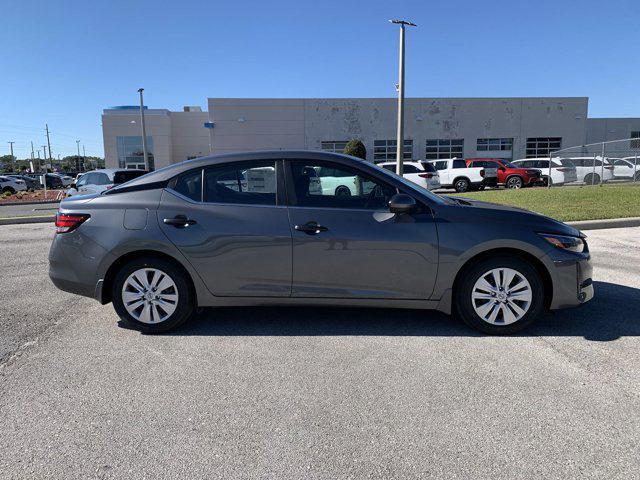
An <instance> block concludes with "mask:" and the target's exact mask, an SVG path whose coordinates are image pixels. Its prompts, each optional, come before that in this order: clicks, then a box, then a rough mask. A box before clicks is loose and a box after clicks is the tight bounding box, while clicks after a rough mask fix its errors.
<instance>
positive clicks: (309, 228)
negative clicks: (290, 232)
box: [293, 222, 329, 235]
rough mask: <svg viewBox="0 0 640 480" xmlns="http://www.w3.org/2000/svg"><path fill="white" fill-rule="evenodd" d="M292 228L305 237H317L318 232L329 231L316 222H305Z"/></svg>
mask: <svg viewBox="0 0 640 480" xmlns="http://www.w3.org/2000/svg"><path fill="white" fill-rule="evenodd" d="M293 228H295V229H296V230H297V231H299V232H304V233H306V234H307V235H317V234H318V233H320V232H326V231H327V230H329V229H328V228H327V227H323V226H322V225H319V224H318V222H307V223H305V224H304V225H296V226H295V227H293Z"/></svg>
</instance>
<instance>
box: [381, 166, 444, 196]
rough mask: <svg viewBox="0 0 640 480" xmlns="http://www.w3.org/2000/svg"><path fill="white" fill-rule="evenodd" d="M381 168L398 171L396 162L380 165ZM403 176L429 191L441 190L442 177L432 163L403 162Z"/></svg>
mask: <svg viewBox="0 0 640 480" xmlns="http://www.w3.org/2000/svg"><path fill="white" fill-rule="evenodd" d="M378 166H379V167H382V168H384V169H385V170H390V171H392V172H395V171H396V162H384V163H379V164H378ZM402 176H403V177H404V178H406V179H407V180H410V181H412V182H413V183H415V184H417V185H420V186H421V187H423V188H426V189H427V190H435V189H436V188H440V175H439V174H438V171H437V170H436V168H435V167H434V166H433V164H431V163H422V162H403V172H402Z"/></svg>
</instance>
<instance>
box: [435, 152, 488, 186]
mask: <svg viewBox="0 0 640 480" xmlns="http://www.w3.org/2000/svg"><path fill="white" fill-rule="evenodd" d="M431 163H432V164H433V166H434V167H436V170H438V174H439V175H440V185H441V186H442V188H455V189H456V192H466V191H468V190H478V189H480V188H484V187H495V186H497V185H498V170H497V169H496V168H482V167H467V162H465V161H464V160H463V159H462V158H449V159H446V160H432V161H431Z"/></svg>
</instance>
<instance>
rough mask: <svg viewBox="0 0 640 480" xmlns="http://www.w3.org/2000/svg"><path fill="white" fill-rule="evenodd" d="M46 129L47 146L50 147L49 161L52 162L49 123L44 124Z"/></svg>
mask: <svg viewBox="0 0 640 480" xmlns="http://www.w3.org/2000/svg"><path fill="white" fill-rule="evenodd" d="M44 127H45V130H46V131H47V146H48V147H49V163H51V140H49V125H47V124H46V123H45V124H44Z"/></svg>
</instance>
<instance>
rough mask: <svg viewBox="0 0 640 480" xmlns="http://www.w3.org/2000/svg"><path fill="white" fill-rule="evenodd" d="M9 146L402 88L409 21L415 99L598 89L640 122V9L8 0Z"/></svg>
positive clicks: (596, 96)
mask: <svg viewBox="0 0 640 480" xmlns="http://www.w3.org/2000/svg"><path fill="white" fill-rule="evenodd" d="M0 11H1V12H2V28H1V29H0V45H1V46H2V48H1V49H0V50H1V51H2V56H1V61H2V68H1V70H0V72H1V73H0V154H6V153H8V151H9V145H8V144H7V142H8V141H10V140H13V141H15V142H16V144H15V152H16V154H17V156H18V157H25V156H28V153H29V147H28V145H29V142H30V141H31V140H33V141H34V144H35V145H36V148H39V147H38V146H40V145H43V144H44V124H45V122H47V123H48V124H49V128H50V130H51V131H52V137H51V138H52V150H53V153H54V156H57V154H58V153H59V154H61V155H63V156H64V155H68V154H73V153H74V152H75V147H76V143H75V140H76V139H80V140H81V141H82V143H84V144H85V145H86V149H87V154H97V155H100V156H102V155H103V149H102V135H101V128H100V113H101V111H102V109H103V108H105V107H109V106H112V105H123V104H135V103H136V101H137V93H136V90H137V89H138V88H139V87H141V86H143V87H144V88H145V95H146V97H145V100H146V102H145V103H146V104H147V105H148V106H149V107H152V108H153V107H160V108H162V107H165V108H170V109H181V108H182V106H183V105H201V106H202V107H206V104H205V102H206V98H207V97H391V96H394V95H395V90H394V84H395V82H396V77H397V37H398V32H397V28H396V27H394V26H391V25H390V24H388V23H387V20H388V19H389V18H402V17H404V18H408V19H411V20H413V21H414V22H415V23H417V24H418V28H414V29H411V31H409V32H408V35H407V73H406V79H407V96H412V97H476V96H477V97H499V96H588V97H590V111H589V114H590V116H593V117H597V116H626V117H634V116H635V117H640V96H639V95H638V85H639V80H640V62H639V61H638V59H637V53H638V45H639V41H640V27H639V26H640V2H638V1H637V0H636V1H630V0H626V1H622V0H610V1H608V2H602V1H594V0H583V1H568V0H564V1H563V0H556V1H548V0H536V1H518V0H511V1H492V0H485V1H477V0H476V1H466V0H463V1H455V0H453V1H447V2H441V1H427V0H422V1H399V0H395V1H389V0H386V1H377V0H375V1H374V0H370V1H361V2H355V1H348V0H342V1H333V0H322V1H314V2H310V1H304V0H297V1H258V2H247V1H242V0H236V1H233V2H232V1H216V0H208V1H191V0H181V1H180V2H176V1H174V2H162V1H160V0H156V1H153V2H151V1H135V0H129V1H121V0H113V1H100V0H95V1H75V0H71V1H64V2H60V1H55V0H49V1H41V0H40V1H34V0H20V1H17V0H0Z"/></svg>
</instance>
